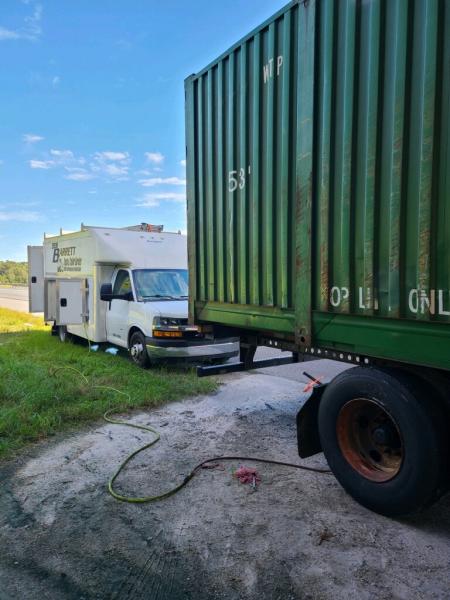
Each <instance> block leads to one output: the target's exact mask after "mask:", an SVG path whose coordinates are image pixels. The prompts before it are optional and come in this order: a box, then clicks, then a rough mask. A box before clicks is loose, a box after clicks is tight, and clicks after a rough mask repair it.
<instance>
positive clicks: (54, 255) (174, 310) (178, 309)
mask: <svg viewBox="0 0 450 600" xmlns="http://www.w3.org/2000/svg"><path fill="white" fill-rule="evenodd" d="M28 265H29V303H30V312H44V319H45V321H46V322H47V323H52V326H53V327H52V332H53V333H54V334H58V335H59V338H60V340H61V341H63V342H64V341H66V340H67V339H68V338H69V337H71V336H78V337H80V338H85V339H89V340H90V341H91V342H96V343H101V342H109V343H110V344H114V345H116V346H119V347H122V348H126V349H128V351H129V353H130V356H131V359H132V361H133V362H135V363H136V364H137V365H139V366H142V367H147V366H150V365H151V364H152V363H156V362H160V361H161V360H167V359H177V360H180V359H183V360H194V361H201V362H205V361H206V362H212V363H215V362H223V361H225V360H227V359H228V358H230V357H233V356H236V355H237V354H238V352H239V344H238V342H237V340H236V339H233V338H223V339H215V340H213V339H211V338H209V337H208V334H205V333H204V332H203V331H201V330H200V328H199V327H196V326H191V325H189V323H188V302H187V300H188V271H187V243H186V236H185V235H181V234H180V233H166V232H163V231H162V227H161V226H158V227H155V226H150V225H147V224H142V225H140V226H132V227H125V228H120V229H115V228H107V227H90V226H86V225H83V224H82V225H81V228H80V231H76V232H71V233H63V232H62V231H61V233H60V235H45V234H44V243H43V246H29V247H28Z"/></svg>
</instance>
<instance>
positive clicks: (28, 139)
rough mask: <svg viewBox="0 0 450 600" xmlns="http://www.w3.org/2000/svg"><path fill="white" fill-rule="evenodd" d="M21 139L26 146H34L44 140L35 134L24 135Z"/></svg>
mask: <svg viewBox="0 0 450 600" xmlns="http://www.w3.org/2000/svg"><path fill="white" fill-rule="evenodd" d="M22 139H23V141H24V142H25V143H26V144H35V143H36V142H42V140H43V139H44V138H43V137H42V136H41V135H36V134H35V133H24V134H23V136H22Z"/></svg>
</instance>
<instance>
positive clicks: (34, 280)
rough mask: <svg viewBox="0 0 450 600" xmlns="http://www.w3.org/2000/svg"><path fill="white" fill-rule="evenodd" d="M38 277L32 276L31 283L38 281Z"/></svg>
mask: <svg viewBox="0 0 450 600" xmlns="http://www.w3.org/2000/svg"><path fill="white" fill-rule="evenodd" d="M36 281H37V279H36V277H35V276H34V275H33V277H32V278H31V283H36Z"/></svg>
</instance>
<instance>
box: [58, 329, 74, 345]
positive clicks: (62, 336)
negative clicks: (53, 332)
mask: <svg viewBox="0 0 450 600" xmlns="http://www.w3.org/2000/svg"><path fill="white" fill-rule="evenodd" d="M58 337H59V341H60V342H62V343H63V344H65V343H67V342H70V341H72V334H70V333H69V332H68V331H67V327H66V326H65V325H58Z"/></svg>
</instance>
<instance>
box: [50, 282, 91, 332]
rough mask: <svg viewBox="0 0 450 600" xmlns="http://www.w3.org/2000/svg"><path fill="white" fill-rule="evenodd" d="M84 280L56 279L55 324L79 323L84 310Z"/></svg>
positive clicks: (84, 312) (82, 318) (82, 319)
mask: <svg viewBox="0 0 450 600" xmlns="http://www.w3.org/2000/svg"><path fill="white" fill-rule="evenodd" d="M86 292H87V286H86V280H84V279H57V280H56V324H57V325H81V324H82V323H83V321H84V318H85V317H87V312H86Z"/></svg>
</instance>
